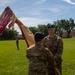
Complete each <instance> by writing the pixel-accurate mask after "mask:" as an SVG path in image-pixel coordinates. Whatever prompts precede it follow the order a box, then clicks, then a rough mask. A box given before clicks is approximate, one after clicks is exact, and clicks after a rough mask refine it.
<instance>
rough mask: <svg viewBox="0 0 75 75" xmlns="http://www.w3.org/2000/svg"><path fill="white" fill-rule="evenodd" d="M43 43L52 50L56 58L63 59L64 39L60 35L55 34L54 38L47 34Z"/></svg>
mask: <svg viewBox="0 0 75 75" xmlns="http://www.w3.org/2000/svg"><path fill="white" fill-rule="evenodd" d="M43 45H44V47H47V48H48V49H49V50H50V51H51V52H52V54H53V57H54V58H56V59H55V60H60V61H61V60H62V59H61V56H62V53H63V41H62V39H61V38H60V37H59V36H57V35H54V38H51V37H50V36H49V35H48V36H46V37H45V38H44V42H43Z"/></svg>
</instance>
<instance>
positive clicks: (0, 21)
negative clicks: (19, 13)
mask: <svg viewBox="0 0 75 75" xmlns="http://www.w3.org/2000/svg"><path fill="white" fill-rule="evenodd" d="M11 16H12V11H11V10H10V9H9V7H7V8H5V10H4V12H3V13H2V14H1V16H0V34H1V33H2V32H3V30H4V29H5V27H6V26H7V24H8V23H9V22H10V19H11Z"/></svg>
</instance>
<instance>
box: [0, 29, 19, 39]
mask: <svg viewBox="0 0 75 75" xmlns="http://www.w3.org/2000/svg"><path fill="white" fill-rule="evenodd" d="M17 35H18V32H17V31H16V30H11V29H10V30H9V29H7V28H5V30H4V31H3V33H2V34H1V36H0V40H14V39H15V38H16V36H17Z"/></svg>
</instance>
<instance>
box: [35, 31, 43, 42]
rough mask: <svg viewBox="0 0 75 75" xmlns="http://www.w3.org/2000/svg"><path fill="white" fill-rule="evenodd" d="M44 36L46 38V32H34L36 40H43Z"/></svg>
mask: <svg viewBox="0 0 75 75" xmlns="http://www.w3.org/2000/svg"><path fill="white" fill-rule="evenodd" d="M43 38H44V33H42V32H36V33H35V34H34V39H35V41H36V42H38V41H40V40H42V39H43Z"/></svg>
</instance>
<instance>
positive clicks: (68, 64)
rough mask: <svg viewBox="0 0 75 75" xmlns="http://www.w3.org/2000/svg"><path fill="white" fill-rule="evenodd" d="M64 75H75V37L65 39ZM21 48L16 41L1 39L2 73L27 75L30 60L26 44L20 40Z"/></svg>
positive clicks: (0, 70) (3, 74)
mask: <svg viewBox="0 0 75 75" xmlns="http://www.w3.org/2000/svg"><path fill="white" fill-rule="evenodd" d="M63 42H64V50H63V56H62V57H63V63H62V64H63V65H62V66H63V70H62V73H63V75H75V38H70V39H63ZM19 47H20V50H17V48H16V41H15V40H11V41H0V75H27V72H28V60H27V58H26V48H27V47H26V44H25V41H24V40H20V41H19Z"/></svg>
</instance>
